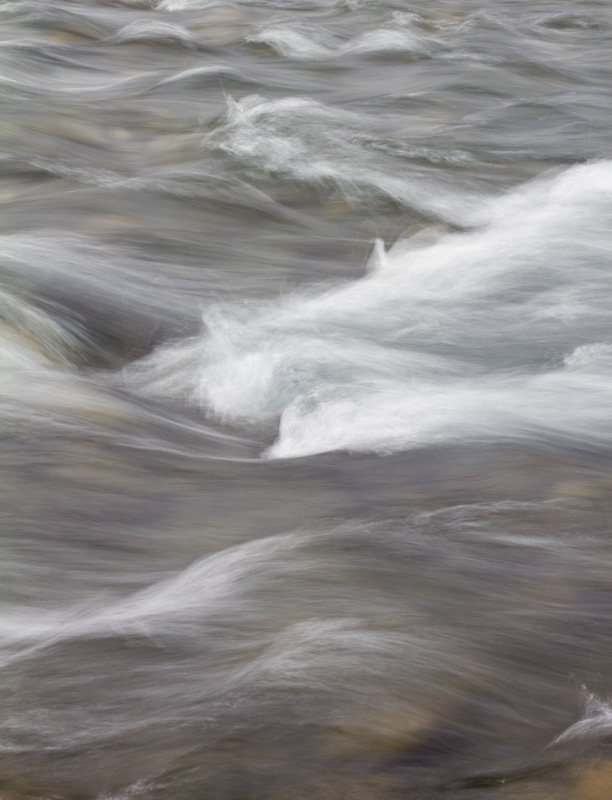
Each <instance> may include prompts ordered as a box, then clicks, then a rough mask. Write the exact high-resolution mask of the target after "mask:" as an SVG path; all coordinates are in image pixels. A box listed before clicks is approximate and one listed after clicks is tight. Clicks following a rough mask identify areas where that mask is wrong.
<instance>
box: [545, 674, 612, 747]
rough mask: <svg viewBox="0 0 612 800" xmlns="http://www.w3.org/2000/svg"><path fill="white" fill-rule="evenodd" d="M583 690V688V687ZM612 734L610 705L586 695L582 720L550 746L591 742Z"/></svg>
mask: <svg viewBox="0 0 612 800" xmlns="http://www.w3.org/2000/svg"><path fill="white" fill-rule="evenodd" d="M583 688H584V687H583ZM611 733H612V703H611V702H610V700H609V699H608V700H606V701H604V700H601V699H600V698H599V697H597V696H596V695H594V694H590V693H586V696H585V703H584V714H583V716H582V719H579V720H578V722H575V723H574V724H573V725H570V727H569V728H567V729H566V730H564V731H563V733H561V734H560V735H559V736H557V737H556V738H555V739H554V741H553V742H552V744H551V746H552V745H556V744H563V743H565V742H573V741H576V740H593V739H598V738H601V737H603V736H609V735H610V734H611Z"/></svg>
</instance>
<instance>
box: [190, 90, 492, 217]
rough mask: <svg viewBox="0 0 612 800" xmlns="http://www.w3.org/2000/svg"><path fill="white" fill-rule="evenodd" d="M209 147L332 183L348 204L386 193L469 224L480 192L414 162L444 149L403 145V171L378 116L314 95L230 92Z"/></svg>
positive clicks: (246, 162)
mask: <svg viewBox="0 0 612 800" xmlns="http://www.w3.org/2000/svg"><path fill="white" fill-rule="evenodd" d="M204 145H205V147H206V148H207V149H209V150H212V151H213V152H214V151H222V152H224V153H226V154H228V155H230V156H231V157H232V158H234V159H236V160H238V161H239V162H240V163H241V164H242V165H243V166H246V167H247V168H250V169H253V168H255V169H257V170H258V171H260V172H262V173H264V174H267V175H273V176H275V177H284V178H286V179H288V180H293V181H298V182H302V183H305V184H310V185H312V186H315V187H317V188H319V189H320V190H321V191H327V192H329V191H330V189H331V190H333V191H335V192H336V193H337V192H340V193H341V194H342V195H344V196H345V197H346V198H347V199H348V200H349V201H351V202H366V203H367V202H371V201H372V200H373V199H374V198H376V197H378V198H384V199H386V200H388V201H392V202H394V203H399V204H400V205H403V206H407V207H409V208H411V209H414V210H416V211H417V212H419V213H421V214H423V215H425V216H430V217H434V218H436V219H442V220H444V221H446V222H450V223H451V224H457V225H464V224H467V223H468V222H469V221H470V220H471V219H473V211H474V209H475V208H476V207H477V206H478V205H479V203H480V196H479V194H478V192H476V191H474V192H473V194H471V195H470V194H467V192H465V191H464V192H463V193H461V192H460V191H458V190H457V189H456V188H454V187H453V186H452V185H451V184H450V180H449V179H448V177H447V176H443V175H434V176H432V174H431V173H432V170H431V169H430V168H428V167H420V166H418V165H417V163H415V162H414V161H411V160H410V159H411V158H412V159H415V161H416V160H418V159H422V158H425V159H426V160H427V161H429V162H430V163H432V162H433V163H436V162H437V163H440V162H444V160H445V155H444V153H439V154H437V153H435V151H434V150H433V149H432V148H426V147H425V148H422V147H418V146H417V147H416V148H414V149H412V150H411V149H410V148H406V149H405V150H404V149H402V148H399V150H400V152H401V154H402V155H403V156H404V157H405V158H406V159H407V160H406V162H405V166H404V169H405V172H402V170H401V168H400V169H399V170H398V162H397V155H398V152H397V148H395V149H394V147H393V145H392V144H390V143H389V142H388V141H387V140H386V139H385V138H384V137H383V136H381V135H380V134H379V132H378V130H377V122H376V121H375V120H373V119H370V118H368V117H366V116H365V115H362V114H355V113H352V112H349V111H345V110H342V109H337V108H332V107H331V106H328V105H326V104H324V103H321V102H319V101H316V100H311V99H309V98H303V97H284V98H282V99H280V100H268V99H266V98H264V97H261V96H260V95H249V96H247V97H245V98H243V99H242V100H239V101H234V100H233V99H231V98H230V99H229V101H228V111H227V116H226V119H225V120H224V121H223V122H222V124H221V125H219V126H218V127H217V128H215V129H214V130H213V131H212V132H211V133H209V134H207V136H206V137H205V139H204ZM451 157H452V154H451Z"/></svg>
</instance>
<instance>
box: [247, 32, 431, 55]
mask: <svg viewBox="0 0 612 800" xmlns="http://www.w3.org/2000/svg"><path fill="white" fill-rule="evenodd" d="M247 41H248V42H259V43H262V44H267V45H268V46H269V47H272V48H273V49H274V50H276V52H277V53H279V54H280V55H282V56H285V57H286V58H291V59H295V60H297V61H317V60H326V59H334V58H341V57H342V56H346V55H358V54H361V55H383V54H385V53H405V54H407V55H411V56H415V57H420V56H425V55H428V54H429V53H430V51H431V48H432V43H430V42H428V41H427V40H426V39H425V38H424V37H420V36H418V35H416V34H414V33H412V32H410V31H408V30H397V29H393V28H380V29H378V30H374V31H368V32H367V33H364V34H362V35H361V36H356V37H354V38H353V39H349V40H348V41H344V42H343V41H342V40H341V39H340V38H338V37H337V36H334V35H333V34H332V33H330V32H329V31H327V30H325V29H324V28H321V27H319V26H315V25H308V24H304V23H292V24H289V23H285V24H276V25H271V26H269V27H266V28H263V29H261V30H258V31H254V32H253V33H251V34H250V35H249V36H248V37H247Z"/></svg>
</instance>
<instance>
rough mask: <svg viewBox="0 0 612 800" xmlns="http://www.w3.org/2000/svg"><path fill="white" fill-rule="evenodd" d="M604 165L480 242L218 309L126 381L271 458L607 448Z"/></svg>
mask: <svg viewBox="0 0 612 800" xmlns="http://www.w3.org/2000/svg"><path fill="white" fill-rule="evenodd" d="M611 190H612V163H611V162H600V163H594V164H590V165H585V166H580V167H575V168H573V169H570V170H567V171H566V172H565V173H563V174H561V175H559V176H558V177H556V178H552V179H548V180H546V181H542V182H537V183H535V184H533V185H531V186H527V187H525V188H522V189H519V190H518V191H516V192H514V193H512V194H511V195H509V196H507V197H503V198H501V199H500V200H499V201H497V202H496V203H493V204H492V205H490V206H484V207H483V209H482V214H481V218H482V219H483V220H486V219H488V223H487V224H484V225H483V227H482V228H479V229H477V230H475V231H473V232H471V233H467V234H453V235H445V236H441V237H440V238H438V240H437V241H435V242H434V243H433V244H431V243H430V244H427V243H425V244H424V243H423V242H421V241H419V239H418V237H417V239H416V241H411V240H407V241H403V242H399V243H398V244H397V245H395V246H394V247H392V248H391V250H390V251H389V252H387V253H385V252H384V249H383V248H381V246H380V245H378V246H377V247H376V248H375V252H374V257H373V259H372V264H371V270H370V271H369V272H368V273H367V274H366V276H365V277H364V278H362V279H361V280H359V281H355V282H353V283H348V284H344V285H341V286H339V287H337V288H333V289H329V288H328V289H325V290H322V291H319V292H316V291H311V292H310V293H308V294H305V293H296V294H293V295H291V296H289V297H287V298H285V299H284V300H283V301H281V302H276V303H270V304H268V305H266V304H259V305H255V306H253V307H217V308H213V309H210V310H209V311H208V312H207V314H206V324H207V331H206V333H205V334H204V336H203V337H202V338H195V339H193V340H189V341H186V342H184V343H182V344H180V345H178V346H174V347H170V348H163V349H161V350H159V351H157V352H156V353H155V354H154V355H153V356H152V357H151V358H149V359H146V360H144V361H143V362H140V363H139V364H137V365H135V366H134V367H133V369H132V371H131V372H130V373H129V376H128V377H129V379H130V380H131V381H135V382H136V383H137V384H139V385H141V386H145V387H147V388H148V389H149V390H152V391H157V392H161V393H163V394H170V395H174V396H178V397H182V398H183V399H186V400H188V401H190V402H193V403H196V404H199V405H201V406H202V407H203V408H205V409H206V410H207V411H208V413H209V414H211V415H213V416H215V417H218V418H221V419H224V420H227V421H230V422H239V423H241V424H244V425H247V426H256V427H258V426H262V425H263V426H266V425H268V426H269V425H275V424H278V425H279V436H278V439H277V441H276V443H275V444H274V445H273V447H272V448H271V449H270V451H269V453H268V455H270V456H274V457H295V456H303V455H309V454H313V453H317V452H323V451H326V450H333V449H347V450H359V451H363V450H365V451H375V452H384V453H388V452H393V451H396V450H400V449H405V448H409V447H414V446H419V445H425V444H428V443H432V442H448V441H464V440H476V441H480V440H484V439H502V440H519V439H523V438H525V439H527V438H529V439H531V438H533V437H536V438H538V437H540V438H542V437H543V438H549V437H559V438H560V439H562V440H565V441H568V442H571V443H572V444H574V443H577V442H578V443H579V442H588V443H590V444H591V445H594V444H600V443H602V442H610V441H612V427H611V426H610V408H612V379H611V378H610V373H611V371H612V345H611V344H610V342H607V341H605V340H604V341H601V340H599V341H598V340H597V338H596V337H600V336H601V333H602V331H609V332H610V339H611V340H612V311H611V310H610V306H609V302H608V297H609V294H610V291H611V290H612V271H611V269H610V254H611V253H612V243H611V242H610V236H609V220H610V216H611V215H612V191H611Z"/></svg>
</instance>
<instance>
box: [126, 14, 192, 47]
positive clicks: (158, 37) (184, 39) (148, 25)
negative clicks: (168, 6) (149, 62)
mask: <svg viewBox="0 0 612 800" xmlns="http://www.w3.org/2000/svg"><path fill="white" fill-rule="evenodd" d="M112 41H116V42H137V41H156V42H179V43H180V44H183V45H187V46H188V47H193V45H194V44H195V43H196V41H197V40H196V39H195V37H194V36H193V34H192V33H190V31H188V30H187V29H186V28H183V27H181V26H180V25H175V24H174V23H171V22H159V21H154V22H151V21H149V20H146V19H143V20H134V22H130V23H129V24H128V25H125V26H124V27H123V28H121V29H120V30H119V31H117V33H116V34H115V35H114V36H113V37H112Z"/></svg>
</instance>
